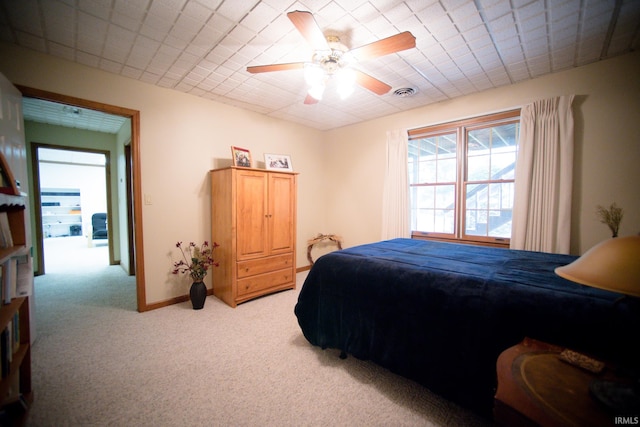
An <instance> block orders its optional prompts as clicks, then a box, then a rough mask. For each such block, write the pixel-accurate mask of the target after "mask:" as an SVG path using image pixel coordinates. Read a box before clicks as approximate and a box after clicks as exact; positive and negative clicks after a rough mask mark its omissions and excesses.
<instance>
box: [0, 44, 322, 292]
mask: <svg viewBox="0 0 640 427" xmlns="http://www.w3.org/2000/svg"><path fill="white" fill-rule="evenodd" d="M0 57H2V58H3V60H2V62H1V63H0V72H1V73H3V74H4V75H5V76H6V77H7V78H8V79H9V80H10V81H11V82H13V83H14V84H19V85H23V86H29V87H33V88H37V89H42V90H46V91H50V92H55V93H59V94H64V95H68V96H74V97H78V98H82V99H87V100H91V101H95V102H101V103H105V104H110V105H116V106H120V107H124V108H129V109H133V110H139V111H140V154H141V159H142V160H141V170H142V179H141V183H142V192H143V193H144V195H145V196H147V198H148V200H149V201H150V204H145V205H143V206H142V221H141V224H138V225H139V226H141V227H142V229H143V239H144V259H145V265H144V269H145V279H146V299H147V301H146V303H147V304H153V303H156V302H161V301H165V300H167V299H170V298H173V297H175V296H179V295H185V294H186V293H187V292H188V287H189V285H190V283H189V281H188V280H182V281H177V280H176V277H175V276H173V275H171V274H170V270H171V266H172V260H174V259H177V257H176V254H175V243H176V241H178V240H181V241H190V240H193V241H201V240H205V239H206V240H209V239H210V237H209V236H210V230H211V218H210V211H211V208H210V196H209V188H210V185H209V181H208V171H209V170H210V169H213V168H216V167H223V166H227V165H229V164H230V162H231V149H230V147H231V145H237V146H241V147H244V148H247V149H249V150H251V153H252V155H253V157H254V159H256V160H260V161H262V160H263V154H264V153H281V154H288V155H290V156H291V160H292V163H293V168H294V170H295V171H297V172H299V173H300V175H299V181H298V252H297V259H298V265H299V266H301V265H306V264H307V261H306V241H307V239H309V238H311V237H313V236H314V235H315V234H317V233H318V232H322V231H324V230H325V218H326V215H325V212H326V210H327V206H326V203H325V190H324V189H325V184H324V179H323V178H324V164H323V158H324V156H323V152H324V149H323V133H322V132H320V131H316V130H314V129H310V128H307V127H304V126H300V125H297V124H293V123H289V122H285V121H281V120H275V119H271V118H269V117H266V116H263V115H260V114H256V113H252V112H249V111H245V110H241V109H238V108H233V107H229V106H226V105H224V104H220V103H217V102H212V101H208V100H206V99H202V98H198V97H195V96H192V95H188V94H184V93H180V92H176V91H173V90H169V89H163V88H158V87H155V86H152V85H149V84H146V83H141V82H138V81H135V80H132V79H128V78H124V77H120V76H116V75H113V74H109V73H106V72H103V71H99V70H95V69H92V68H89V67H85V66H82V65H78V64H74V63H71V62H68V61H65V60H61V59H57V58H54V57H51V56H47V55H42V54H39V53H37V52H32V51H28V50H26V49H21V48H18V47H15V46H13V45H9V44H6V43H0ZM5 58H11V60H5ZM42 70H47V72H46V73H43V72H42ZM210 280H211V275H209V276H207V279H206V281H205V282H206V283H207V286H209V287H210V286H211V282H210Z"/></svg>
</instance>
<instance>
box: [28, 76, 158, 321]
mask: <svg viewBox="0 0 640 427" xmlns="http://www.w3.org/2000/svg"><path fill="white" fill-rule="evenodd" d="M17 87H18V89H19V90H20V92H21V93H22V95H23V96H24V97H30V98H36V99H42V100H48V101H53V102H58V103H61V104H65V105H67V106H70V107H81V108H87V109H91V110H95V111H101V112H104V113H108V114H112V115H116V116H122V117H126V118H129V119H130V126H131V141H130V157H129V159H130V162H131V164H130V165H127V168H128V170H129V171H130V174H131V176H127V177H126V179H127V180H130V182H131V185H130V188H131V191H132V194H128V195H127V197H128V198H130V201H131V202H130V203H131V206H127V207H126V209H127V210H129V209H131V212H132V214H131V220H130V221H127V233H128V235H129V237H131V238H130V239H128V240H130V244H131V248H129V253H130V254H131V257H135V278H136V300H137V309H138V311H139V312H143V311H148V310H150V307H149V306H147V304H146V292H145V277H144V251H143V232H142V222H141V218H142V202H141V197H140V194H141V192H142V184H141V179H140V176H141V167H140V112H139V111H137V110H131V109H127V108H123V107H117V106H113V105H108V104H103V103H98V102H94V101H89V100H85V99H81V98H75V97H71V96H67V95H61V94H57V93H53V92H47V91H43V90H40V89H35V88H30V87H26V86H20V85H17ZM118 215H119V216H121V214H120V213H118ZM123 216H125V217H126V216H127V214H126V213H125V214H124V215H123Z"/></svg>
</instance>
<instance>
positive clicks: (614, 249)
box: [555, 236, 640, 297]
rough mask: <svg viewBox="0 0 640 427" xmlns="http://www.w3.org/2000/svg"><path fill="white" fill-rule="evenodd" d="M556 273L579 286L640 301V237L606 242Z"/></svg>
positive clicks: (613, 239) (621, 238) (618, 238)
mask: <svg viewBox="0 0 640 427" xmlns="http://www.w3.org/2000/svg"><path fill="white" fill-rule="evenodd" d="M555 272H556V274H557V275H558V276H560V277H563V278H565V279H568V280H571V281H573V282H577V283H580V284H582V285H587V286H592V287H594V288H599V289H605V290H608V291H613V292H619V293H621V294H626V295H632V296H636V297H640V236H628V237H616V238H611V239H607V240H605V241H603V242H600V243H598V244H597V245H595V246H594V247H592V248H591V249H589V250H588V251H587V252H585V253H584V255H582V256H581V257H580V258H578V259H577V260H575V261H574V262H572V263H571V264H568V265H565V266H563V267H558V268H556V269H555Z"/></svg>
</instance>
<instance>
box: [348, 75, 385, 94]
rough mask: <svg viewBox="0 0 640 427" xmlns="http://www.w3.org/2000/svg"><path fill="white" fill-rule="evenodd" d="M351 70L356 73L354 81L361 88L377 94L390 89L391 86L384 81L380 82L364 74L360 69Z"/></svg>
mask: <svg viewBox="0 0 640 427" xmlns="http://www.w3.org/2000/svg"><path fill="white" fill-rule="evenodd" d="M353 71H355V73H356V83H358V84H359V85H360V86H362V87H363V88H365V89H369V90H370V91H371V92H373V93H375V94H378V95H384V94H385V93H387V92H389V91H390V90H391V86H389V85H388V84H386V83H384V82H381V81H380V80H378V79H376V78H375V77H371V76H370V75H368V74H365V73H363V72H362V71H358V70H353Z"/></svg>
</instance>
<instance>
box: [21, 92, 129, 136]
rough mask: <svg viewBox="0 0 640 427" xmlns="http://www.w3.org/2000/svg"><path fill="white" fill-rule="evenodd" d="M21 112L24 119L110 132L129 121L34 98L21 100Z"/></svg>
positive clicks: (113, 132)
mask: <svg viewBox="0 0 640 427" xmlns="http://www.w3.org/2000/svg"><path fill="white" fill-rule="evenodd" d="M22 114H23V116H24V118H25V120H31V121H34V122H39V123H47V124H50V125H58V126H66V127H70V128H76V129H87V130H92V131H96V132H106V133H112V134H115V133H118V131H119V130H120V128H121V127H122V125H123V124H124V123H125V122H126V123H127V124H128V123H129V119H128V118H126V117H121V116H114V115H111V114H105V113H101V112H100V111H95V110H89V109H87V108H80V107H71V106H68V105H64V104H59V103H57V102H50V101H44V100H41V99H35V98H24V99H23V100H22Z"/></svg>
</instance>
